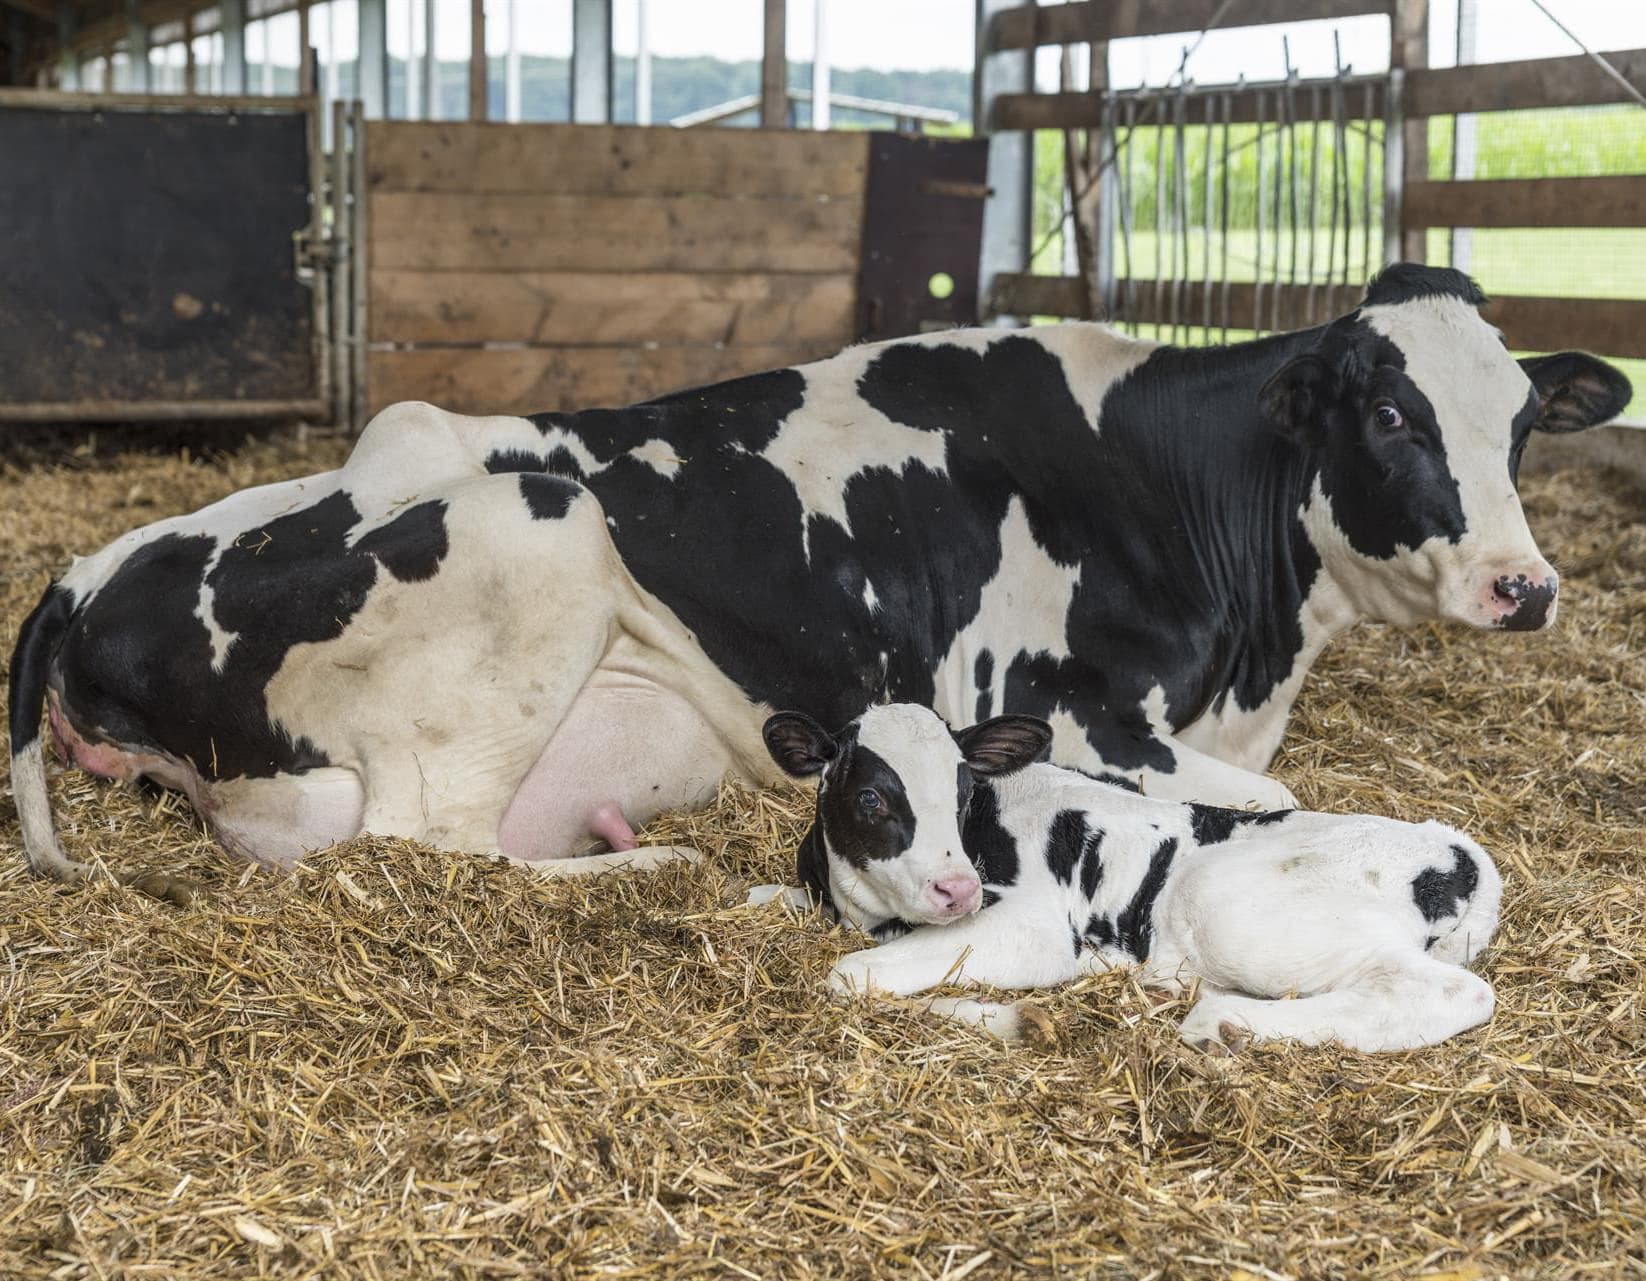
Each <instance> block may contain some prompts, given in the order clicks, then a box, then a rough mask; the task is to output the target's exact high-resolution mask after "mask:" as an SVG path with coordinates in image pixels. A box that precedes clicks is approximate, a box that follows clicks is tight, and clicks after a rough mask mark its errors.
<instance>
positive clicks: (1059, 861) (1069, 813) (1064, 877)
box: [1046, 810, 1086, 885]
mask: <svg viewBox="0 0 1646 1281" xmlns="http://www.w3.org/2000/svg"><path fill="white" fill-rule="evenodd" d="M1085 845H1086V815H1085V814H1084V813H1082V812H1081V811H1080V810H1059V811H1058V812H1057V814H1056V815H1054V816H1053V818H1052V828H1051V833H1050V835H1049V836H1048V837H1047V838H1046V866H1047V867H1048V868H1050V869H1051V873H1052V875H1053V876H1055V877H1056V878H1057V879H1058V880H1059V881H1061V882H1062V883H1063V884H1064V885H1067V884H1069V883H1070V882H1071V881H1073V880H1074V869H1075V867H1076V866H1077V865H1078V864H1079V862H1080V852H1081V850H1083V849H1084V848H1085Z"/></svg>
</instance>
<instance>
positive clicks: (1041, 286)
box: [994, 275, 1646, 360]
mask: <svg viewBox="0 0 1646 1281" xmlns="http://www.w3.org/2000/svg"><path fill="white" fill-rule="evenodd" d="M1115 283H1116V289H1117V290H1118V291H1119V292H1120V294H1121V295H1122V296H1124V295H1125V293H1126V292H1127V291H1126V283H1127V282H1126V281H1124V280H1121V281H1116V282H1115ZM1154 283H1155V282H1154V281H1153V280H1145V279H1136V280H1133V281H1132V282H1131V284H1132V285H1133V287H1134V290H1135V297H1136V313H1135V314H1133V315H1130V316H1127V317H1126V318H1125V319H1126V320H1128V321H1131V322H1135V323H1138V324H1153V323H1154V322H1155V321H1157V320H1158V321H1160V322H1162V323H1170V319H1171V317H1170V313H1169V311H1168V312H1166V313H1165V314H1157V313H1156V310H1155V308H1154ZM995 287H996V290H997V292H998V293H999V295H1000V296H999V297H998V298H996V299H995V304H994V305H995V306H996V307H997V308H1000V309H1002V310H1005V311H1008V312H1015V313H1018V314H1020V315H1034V316H1064V317H1068V318H1070V319H1076V320H1086V319H1090V318H1091V317H1090V315H1089V313H1088V311H1087V308H1086V291H1085V288H1084V286H1083V284H1082V282H1081V281H1080V280H1078V279H1076V278H1075V277H1072V276H1023V275H1020V276H1004V275H1003V276H998V277H996V282H995ZM1273 288H1274V286H1273V285H1265V286H1264V297H1265V298H1266V299H1272V297H1273V295H1272V293H1271V292H1270V291H1271V290H1272V289H1273ZM1204 289H1205V286H1204V284H1203V283H1202V282H1199V281H1189V282H1186V284H1185V288H1184V290H1183V300H1182V306H1181V310H1180V316H1181V317H1182V318H1185V319H1191V320H1192V321H1193V322H1194V323H1193V325H1192V327H1193V328H1195V329H1198V328H1199V321H1200V318H1201V316H1202V315H1203V314H1204V310H1203V308H1204V300H1205V293H1204ZM1280 290H1281V310H1282V311H1283V312H1286V311H1290V312H1291V314H1292V315H1294V316H1296V317H1298V323H1299V324H1303V323H1307V322H1306V320H1305V318H1304V317H1305V312H1306V311H1307V310H1308V308H1309V305H1310V303H1311V299H1310V297H1309V290H1308V287H1307V286H1304V285H1281V286H1280ZM1228 292H1229V312H1230V328H1231V329H1241V330H1246V329H1249V328H1250V327H1251V322H1252V309H1253V307H1254V305H1255V299H1254V297H1253V294H1254V288H1253V286H1252V285H1251V284H1250V283H1249V282H1246V283H1231V284H1230V285H1229V286H1228ZM1361 293H1362V290H1361V287H1360V285H1359V284H1358V283H1352V284H1349V285H1338V286H1336V288H1335V289H1334V290H1333V293H1332V295H1331V297H1329V298H1328V297H1327V295H1326V293H1325V291H1324V290H1323V289H1322V288H1320V287H1318V286H1317V287H1316V288H1315V290H1314V297H1313V299H1312V302H1313V304H1314V312H1315V316H1314V320H1315V322H1316V323H1318V322H1322V321H1324V320H1326V319H1328V318H1329V317H1330V316H1331V315H1332V314H1335V313H1337V312H1344V311H1348V310H1349V309H1350V308H1352V307H1354V306H1356V305H1357V304H1358V303H1359V301H1360V298H1361ZM1222 303H1223V286H1222V285H1217V284H1214V285H1213V286H1212V315H1213V318H1214V320H1216V321H1221V317H1222ZM1328 307H1329V308H1330V310H1328V309H1327V308H1328ZM1268 309H1269V303H1268V302H1265V303H1264V311H1265V312H1267V311H1268ZM1482 315H1484V316H1485V318H1486V319H1487V320H1488V321H1490V322H1491V323H1492V324H1494V325H1496V326H1497V327H1498V328H1499V329H1501V330H1503V334H1504V338H1505V339H1506V340H1507V342H1508V344H1509V347H1510V349H1511V350H1513V351H1559V350H1563V349H1565V348H1571V347H1578V348H1582V349H1584V350H1586V351H1593V352H1598V353H1599V354H1601V355H1603V356H1612V357H1615V358H1618V359H1623V360H1640V359H1646V300H1642V299H1638V298H1537V297H1530V296H1523V295H1506V296H1504V297H1501V298H1494V299H1492V301H1491V302H1490V303H1489V304H1488V305H1487V306H1486V307H1485V308H1484V309H1483V310H1482Z"/></svg>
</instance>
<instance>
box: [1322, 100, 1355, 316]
mask: <svg viewBox="0 0 1646 1281" xmlns="http://www.w3.org/2000/svg"><path fill="white" fill-rule="evenodd" d="M1326 101H1327V109H1328V110H1329V111H1330V112H1331V123H1332V184H1331V189H1330V195H1329V200H1330V204H1331V207H1330V209H1329V210H1328V212H1327V216H1326V273H1325V277H1324V282H1325V286H1326V296H1325V302H1326V315H1327V316H1335V315H1337V289H1336V287H1335V286H1334V285H1333V284H1332V275H1333V273H1334V272H1335V271H1336V270H1337V214H1338V200H1337V193H1338V190H1339V188H1340V187H1341V186H1342V183H1343V179H1342V176H1341V170H1342V167H1343V152H1342V144H1341V134H1340V133H1339V131H1338V121H1339V113H1340V112H1341V111H1342V107H1343V80H1342V78H1341V76H1339V78H1338V79H1336V80H1333V81H1332V85H1331V88H1330V89H1328V90H1327V91H1326ZM1343 234H1344V236H1345V237H1347V236H1348V234H1349V232H1348V229H1347V228H1345V229H1344V232H1343Z"/></svg>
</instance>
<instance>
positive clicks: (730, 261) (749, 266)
mask: <svg viewBox="0 0 1646 1281" xmlns="http://www.w3.org/2000/svg"><path fill="white" fill-rule="evenodd" d="M369 213H370V219H371V229H372V242H371V266H372V270H373V271H383V270H387V269H423V270H431V269H432V270H442V269H444V270H459V269H462V270H471V271H475V270H478V271H497V270H513V271H774V272H791V271H792V272H822V273H839V272H849V271H853V270H855V269H856V267H857V253H858V244H859V242H860V241H861V239H862V235H863V226H862V223H863V203H862V201H861V200H816V199H803V198H792V199H765V200H761V199H752V198H742V199H739V198H727V197H721V196H673V197H669V198H667V199H660V200H637V199H635V198H633V197H631V196H567V195H552V196H540V195H489V196H484V197H476V196H471V195H460V194H455V193H444V192H385V193H379V194H377V195H374V196H372V198H371V201H370V209H369Z"/></svg>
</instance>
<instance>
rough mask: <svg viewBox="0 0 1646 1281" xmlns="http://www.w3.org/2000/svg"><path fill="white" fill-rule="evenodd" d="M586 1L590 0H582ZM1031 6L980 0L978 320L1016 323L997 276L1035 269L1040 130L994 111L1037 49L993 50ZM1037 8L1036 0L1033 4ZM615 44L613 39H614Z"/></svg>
mask: <svg viewBox="0 0 1646 1281" xmlns="http://www.w3.org/2000/svg"><path fill="white" fill-rule="evenodd" d="M581 2H586V0H581ZM1022 7H1026V6H1023V5H1021V4H1019V3H1018V0H977V10H976V13H977V63H976V67H977V70H976V71H975V73H974V74H973V78H972V84H973V87H974V93H975V101H976V112H975V114H974V116H973V120H974V121H975V122H976V125H977V127H978V128H979V129H980V130H981V131H982V132H984V133H986V134H988V137H989V159H988V191H989V194H988V196H987V197H986V198H985V200H984V202H983V240H982V246H981V248H980V251H979V255H978V277H977V283H978V289H977V301H978V312H979V314H978V319H979V320H980V321H983V322H985V323H994V324H1012V323H1015V320H1014V317H1012V316H1009V315H996V314H995V313H994V300H995V298H996V296H997V291H996V289H995V278H996V277H997V276H1000V275H1003V274H1004V275H1009V274H1015V273H1019V272H1026V271H1028V270H1029V268H1030V266H1031V264H1030V262H1029V253H1030V241H1031V235H1032V226H1031V211H1032V207H1033V194H1034V146H1033V144H1034V134H1033V133H1030V132H1023V131H1013V130H998V131H997V130H995V129H994V128H993V127H992V122H991V120H990V116H991V115H992V113H993V109H994V103H995V99H996V98H998V97H999V96H1000V95H1001V94H1007V93H1028V92H1030V91H1032V90H1033V88H1034V50H1033V49H1027V50H1023V49H1008V50H1002V51H999V52H991V51H990V49H989V45H988V40H989V33H990V29H991V27H992V19H993V18H994V16H995V14H997V13H1002V12H1006V11H1009V10H1012V9H1017V8H1022ZM1027 7H1031V8H1032V4H1031V5H1029V6H1027ZM608 43H609V41H608Z"/></svg>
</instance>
